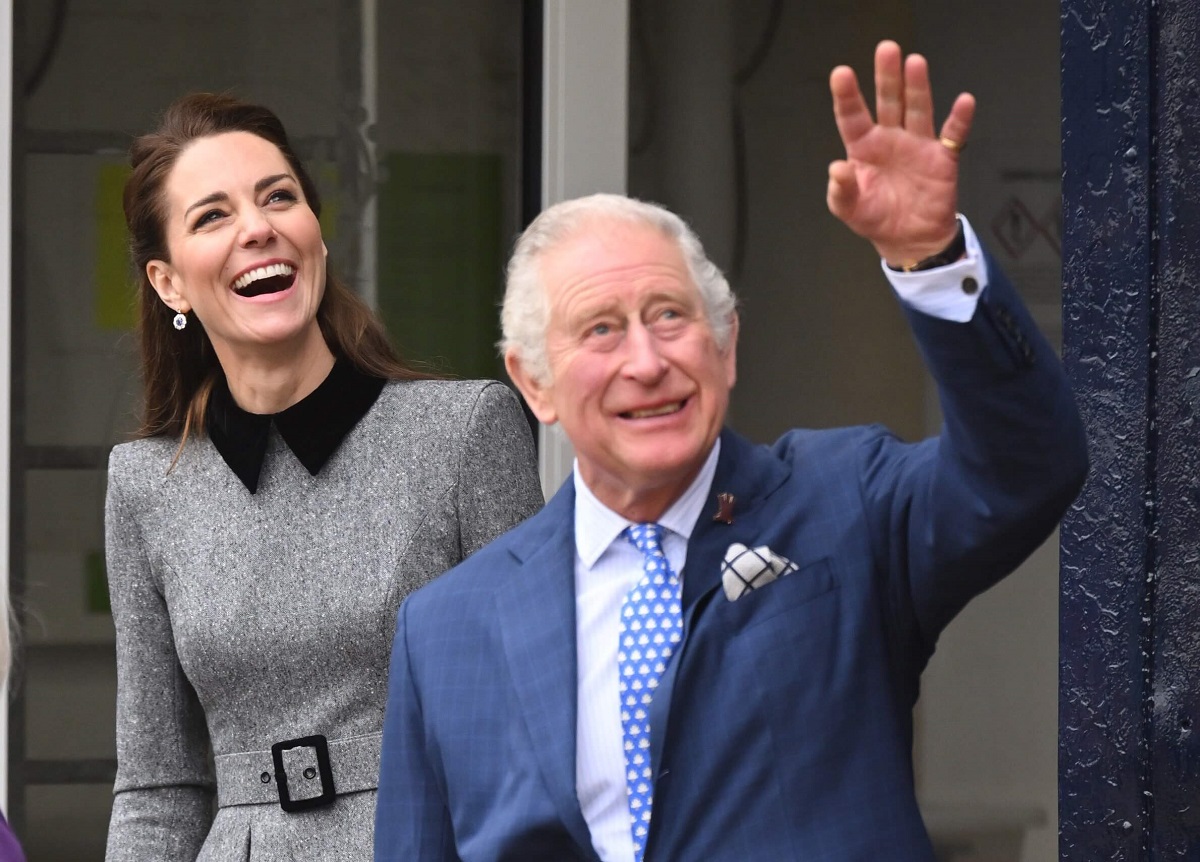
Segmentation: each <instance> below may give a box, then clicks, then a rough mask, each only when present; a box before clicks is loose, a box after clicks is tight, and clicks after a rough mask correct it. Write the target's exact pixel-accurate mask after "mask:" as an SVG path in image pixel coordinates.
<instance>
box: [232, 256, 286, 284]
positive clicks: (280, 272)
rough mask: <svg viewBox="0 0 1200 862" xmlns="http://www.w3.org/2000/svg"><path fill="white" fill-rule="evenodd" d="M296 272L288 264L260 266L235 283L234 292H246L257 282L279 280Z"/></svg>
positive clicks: (243, 275)
mask: <svg viewBox="0 0 1200 862" xmlns="http://www.w3.org/2000/svg"><path fill="white" fill-rule="evenodd" d="M295 272H296V268H295V267H294V266H289V265H288V264H286V263H272V264H270V265H269V266H260V267H259V268H258V269H252V270H250V271H249V272H247V273H243V274H242V276H241V277H240V278H239V279H238V280H237V281H235V282H234V283H233V289H234V290H244V289H245V288H247V287H249V286H250V285H251V284H253V283H254V282H256V281H261V280H262V279H264V278H277V277H279V276H286V275H292V274H294V273H295Z"/></svg>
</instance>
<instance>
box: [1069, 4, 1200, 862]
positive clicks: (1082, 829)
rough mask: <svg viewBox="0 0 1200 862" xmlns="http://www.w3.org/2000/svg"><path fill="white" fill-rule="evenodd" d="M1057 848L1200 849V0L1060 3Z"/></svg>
mask: <svg viewBox="0 0 1200 862" xmlns="http://www.w3.org/2000/svg"><path fill="white" fill-rule="evenodd" d="M1062 25H1063V39H1062V57H1063V63H1062V99H1063V130H1062V133H1063V219H1064V221H1063V275H1064V284H1063V303H1064V307H1063V327H1064V356H1065V359H1066V362H1067V365H1068V369H1069V372H1070V374H1071V376H1072V379H1073V381H1074V382H1075V385H1076V389H1077V392H1078V394H1079V399H1080V404H1081V408H1082V410H1083V413H1084V416H1085V420H1086V422H1087V424H1088V427H1089V433H1090V441H1091V444H1090V445H1091V455H1092V464H1093V467H1092V476H1091V478H1090V480H1089V482H1088V485H1087V487H1086V488H1085V489H1084V492H1083V494H1082V495H1081V496H1080V498H1079V501H1078V502H1077V503H1076V505H1075V507H1074V509H1073V510H1072V512H1071V513H1070V514H1069V515H1068V517H1067V519H1066V521H1064V523H1063V529H1062V576H1061V577H1062V595H1061V605H1060V635H1059V638H1060V682H1059V686H1060V688H1059V828H1060V843H1059V855H1060V858H1061V859H1062V860H1070V862H1096V860H1113V862H1116V860H1139V862H1140V860H1147V862H1150V860H1167V859H1171V860H1200V728H1196V727H1194V725H1193V723H1194V722H1197V721H1200V426H1198V424H1197V413H1200V83H1198V79H1200V3H1198V2H1196V0H1166V2H1164V0H1154V2H1151V0H1062Z"/></svg>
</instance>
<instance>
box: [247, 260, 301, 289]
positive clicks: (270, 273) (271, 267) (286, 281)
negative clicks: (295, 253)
mask: <svg viewBox="0 0 1200 862" xmlns="http://www.w3.org/2000/svg"><path fill="white" fill-rule="evenodd" d="M295 281H296V267H294V266H292V265H291V264H287V263H271V264H267V265H266V266H260V267H258V268H257V269H252V270H250V271H248V272H244V273H242V274H241V275H240V276H239V277H238V278H237V280H236V281H234V283H233V291H234V293H236V294H237V295H238V296H245V297H251V296H263V295H264V294H268V293H279V291H281V290H287V289H288V288H289V287H291V286H292V284H293V283H294V282H295Z"/></svg>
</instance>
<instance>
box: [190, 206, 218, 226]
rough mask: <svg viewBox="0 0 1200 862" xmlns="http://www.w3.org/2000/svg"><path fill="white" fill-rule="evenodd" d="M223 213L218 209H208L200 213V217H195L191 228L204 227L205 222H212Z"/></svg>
mask: <svg viewBox="0 0 1200 862" xmlns="http://www.w3.org/2000/svg"><path fill="white" fill-rule="evenodd" d="M224 215H225V213H223V212H221V211H220V210H209V211H208V212H205V213H201V214H200V217H199V218H198V219H196V221H195V223H194V224H193V225H192V227H193V229H194V228H200V227H204V226H205V225H207V224H211V223H212V222H215V221H216V220H217V219H219V218H221V217H222V216H224Z"/></svg>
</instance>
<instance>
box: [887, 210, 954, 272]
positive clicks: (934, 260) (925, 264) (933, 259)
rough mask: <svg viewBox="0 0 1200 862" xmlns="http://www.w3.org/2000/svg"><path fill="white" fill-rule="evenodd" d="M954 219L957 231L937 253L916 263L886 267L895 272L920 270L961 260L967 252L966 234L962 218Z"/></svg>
mask: <svg viewBox="0 0 1200 862" xmlns="http://www.w3.org/2000/svg"><path fill="white" fill-rule="evenodd" d="M955 221H956V222H957V223H958V231H957V232H956V233H955V234H954V239H952V240H950V245H948V246H946V247H945V248H944V249H942V250H941V251H939V252H938V253H937V254H931V255H930V256H929V257H925V258H922V259H921V260H918V261H917V262H916V263H906V264H902V265H901V266H892V265H891V264H888V269H890V270H893V271H895V272H922V271H924V270H927V269H936V268H937V267H939V266H949V265H950V264H952V263H955V262H957V261H959V260H961V259H962V257H963V255H965V254H966V253H967V235H966V234H965V233H964V232H963V225H962V219H960V218H956V219H955Z"/></svg>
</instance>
